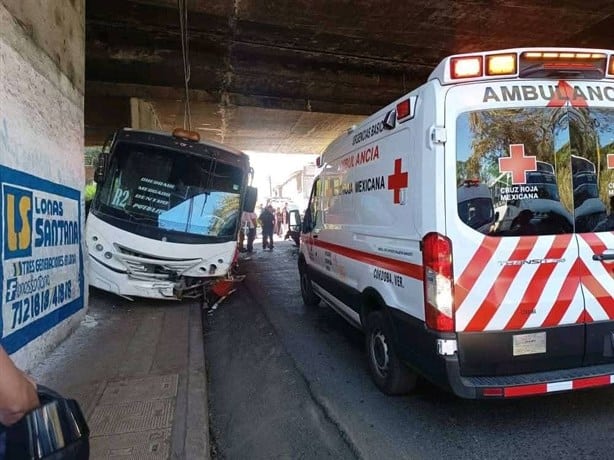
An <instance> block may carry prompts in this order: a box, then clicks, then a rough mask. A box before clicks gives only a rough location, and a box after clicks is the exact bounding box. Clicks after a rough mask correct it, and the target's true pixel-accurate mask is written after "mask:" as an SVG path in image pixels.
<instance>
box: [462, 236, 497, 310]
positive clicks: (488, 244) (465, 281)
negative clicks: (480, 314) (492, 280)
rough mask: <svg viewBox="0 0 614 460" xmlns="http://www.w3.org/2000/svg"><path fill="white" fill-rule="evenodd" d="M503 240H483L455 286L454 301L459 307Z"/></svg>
mask: <svg viewBox="0 0 614 460" xmlns="http://www.w3.org/2000/svg"><path fill="white" fill-rule="evenodd" d="M501 241H502V239H501V238H488V237H486V238H484V239H483V240H482V244H481V245H480V248H479V249H478V250H477V251H476V253H475V254H474V255H473V257H472V258H471V260H470V261H469V263H468V264H467V268H465V270H464V271H463V273H462V274H461V276H460V277H459V278H458V281H457V282H456V285H455V286H454V302H455V304H456V306H457V307H458V306H460V305H462V303H463V302H464V300H465V298H466V297H467V294H469V291H470V289H471V288H472V287H473V285H474V284H475V282H476V281H477V280H478V278H479V277H480V275H481V274H482V270H483V269H484V267H485V266H486V265H487V264H488V262H490V259H492V256H493V255H494V253H495V251H496V250H497V247H498V246H499V243H501Z"/></svg>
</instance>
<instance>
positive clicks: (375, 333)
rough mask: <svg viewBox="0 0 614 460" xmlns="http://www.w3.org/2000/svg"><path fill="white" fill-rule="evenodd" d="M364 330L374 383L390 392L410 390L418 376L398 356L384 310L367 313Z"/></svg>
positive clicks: (400, 392)
mask: <svg viewBox="0 0 614 460" xmlns="http://www.w3.org/2000/svg"><path fill="white" fill-rule="evenodd" d="M365 332H366V337H365V343H366V348H367V361H368V362H369V371H370V373H371V378H372V379H373V381H374V382H375V385H377V387H378V388H379V389H380V390H381V391H382V392H383V393H385V394H387V395H391V396H393V395H402V394H407V393H409V392H411V391H412V390H413V389H414V388H415V387H416V382H417V380H418V376H417V375H416V373H415V372H413V371H412V370H410V369H409V367H407V366H406V365H405V364H404V363H403V362H401V360H400V359H399V358H398V356H397V353H396V351H395V349H394V343H393V340H392V334H391V333H390V327H389V326H388V324H387V322H386V317H385V316H384V312H383V311H381V310H376V311H373V312H371V313H369V315H368V316H367V324H366V331H365Z"/></svg>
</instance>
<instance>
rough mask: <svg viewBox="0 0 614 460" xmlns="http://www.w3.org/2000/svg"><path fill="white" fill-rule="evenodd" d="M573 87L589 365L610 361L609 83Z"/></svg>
mask: <svg viewBox="0 0 614 460" xmlns="http://www.w3.org/2000/svg"><path fill="white" fill-rule="evenodd" d="M576 88H577V89H576ZM608 88H609V89H608ZM608 91H609V92H608ZM574 92H575V93H576V99H575V100H574V101H573V102H574V103H573V104H568V105H567V106H566V107H565V108H566V112H567V118H568V120H569V136H570V151H571V164H572V170H571V171H572V189H573V204H574V216H575V229H576V233H577V234H578V242H579V247H580V257H579V258H578V261H577V269H578V271H579V272H580V277H581V286H582V291H583V294H584V299H585V305H586V308H585V315H584V322H585V324H586V352H585V364H587V365H589V364H601V363H609V362H614V321H613V319H614V278H613V276H614V233H612V232H613V231H614V214H613V211H614V88H613V87H612V85H611V84H610V85H597V84H584V85H582V84H577V83H576V84H574ZM599 95H602V97H601V98H598V96H599ZM608 95H609V96H610V97H609V98H608V97H607V96H608ZM591 96H592V97H591ZM599 99H601V100H599ZM608 383H609V382H608Z"/></svg>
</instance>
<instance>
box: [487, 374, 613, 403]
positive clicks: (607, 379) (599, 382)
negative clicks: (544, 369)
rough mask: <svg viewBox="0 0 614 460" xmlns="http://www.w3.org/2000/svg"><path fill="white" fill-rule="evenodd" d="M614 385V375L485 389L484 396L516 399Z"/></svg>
mask: <svg viewBox="0 0 614 460" xmlns="http://www.w3.org/2000/svg"><path fill="white" fill-rule="evenodd" d="M612 383H614V375H611V374H608V375H598V376H596V377H584V378H579V379H573V380H564V381H561V382H551V383H535V384H531V385H517V386H512V387H503V388H484V389H483V390H482V395H484V396H487V397H488V396H495V397H497V396H503V397H505V398H516V397H519V396H533V395H541V394H546V393H556V392H558V391H569V390H581V389H584V388H595V387H602V386H606V385H611V384H612Z"/></svg>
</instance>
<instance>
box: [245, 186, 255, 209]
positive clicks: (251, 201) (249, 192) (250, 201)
mask: <svg viewBox="0 0 614 460" xmlns="http://www.w3.org/2000/svg"><path fill="white" fill-rule="evenodd" d="M257 200H258V189H257V188H256V187H252V186H249V185H248V186H247V188H246V190H245V201H244V202H243V211H245V212H254V209H256V201H257Z"/></svg>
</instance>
